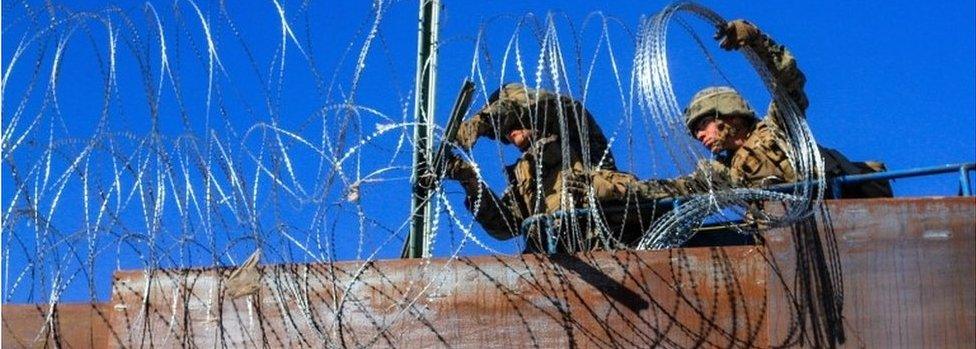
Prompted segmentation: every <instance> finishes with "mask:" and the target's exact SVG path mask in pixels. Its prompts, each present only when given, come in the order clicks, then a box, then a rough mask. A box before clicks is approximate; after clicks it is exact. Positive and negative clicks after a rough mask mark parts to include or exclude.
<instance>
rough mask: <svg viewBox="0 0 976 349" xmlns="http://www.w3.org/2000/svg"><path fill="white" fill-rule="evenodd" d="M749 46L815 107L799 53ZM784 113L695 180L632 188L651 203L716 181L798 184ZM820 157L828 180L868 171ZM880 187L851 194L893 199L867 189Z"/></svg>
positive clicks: (762, 42)
mask: <svg viewBox="0 0 976 349" xmlns="http://www.w3.org/2000/svg"><path fill="white" fill-rule="evenodd" d="M748 45H749V47H750V48H752V49H753V51H754V52H755V53H756V55H757V56H758V57H759V58H760V60H761V61H762V62H763V64H765V66H766V68H768V69H769V71H770V72H771V73H772V75H773V80H774V83H775V84H776V85H778V87H780V88H781V91H783V92H785V94H786V96H787V97H788V98H789V100H790V101H791V102H792V103H794V104H795V106H796V107H797V108H799V110H800V111H801V112H802V111H805V110H806V108H807V106H808V105H809V102H808V100H807V96H806V93H805V92H804V91H803V87H804V85H805V84H806V77H805V76H804V75H803V72H801V71H800V69H799V68H798V67H797V64H796V59H795V58H794V57H793V54H792V53H790V51H789V50H787V49H786V47H784V46H783V45H779V44H777V43H776V42H775V41H773V40H772V39H771V38H770V37H769V36H767V35H761V36H760V37H759V38H757V39H756V40H754V41H753V42H751V43H748ZM781 113H782V111H781V109H780V107H779V105H778V104H777V103H776V102H773V103H770V105H769V107H768V108H767V113H766V116H765V117H764V118H763V119H762V121H760V122H758V123H757V124H756V125H755V127H754V128H753V129H752V131H751V132H750V133H749V134H748V136H747V137H746V141H745V142H744V144H743V145H742V146H741V147H740V148H739V149H736V150H735V151H734V152H731V153H730V154H726V155H725V156H718V157H716V159H714V160H712V161H709V162H708V163H705V164H699V166H698V169H697V170H696V171H695V172H694V173H692V174H691V175H687V176H683V177H679V178H675V179H666V180H650V181H644V182H641V183H639V184H635V185H632V187H631V190H634V191H637V192H638V193H639V195H641V196H642V197H645V198H661V197H667V196H676V195H677V196H684V195H689V194H694V193H701V192H705V191H707V190H708V189H709V187H711V185H710V184H715V182H716V181H724V182H728V183H727V184H726V185H724V186H728V185H732V186H741V187H752V188H755V187H764V186H768V185H773V184H777V183H783V182H794V181H796V180H798V178H797V173H796V171H795V169H794V168H793V164H792V163H791V161H790V158H789V157H788V156H787V149H789V147H790V146H789V143H788V141H787V137H786V134H785V133H784V132H783V128H782V126H781V122H782V120H781V119H782V117H781ZM820 152H821V156H822V157H823V160H824V169H825V173H824V174H825V175H826V176H827V177H835V176H840V175H846V174H856V173H864V172H867V171H868V169H866V168H865V166H862V165H858V164H855V163H852V162H850V161H849V160H848V159H847V158H846V157H845V156H844V155H843V154H841V153H840V152H838V151H836V150H833V149H829V148H824V147H820ZM877 185H879V183H874V184H872V183H867V184H864V185H862V186H861V187H862V188H851V189H852V191H863V192H864V193H865V194H855V196H890V195H891V191H890V187H889V188H888V189H887V190H884V189H883V188H863V187H865V186H868V187H874V186H877ZM719 187H722V186H719Z"/></svg>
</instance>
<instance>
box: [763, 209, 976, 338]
mask: <svg viewBox="0 0 976 349" xmlns="http://www.w3.org/2000/svg"><path fill="white" fill-rule="evenodd" d="M827 209H828V210H827V215H829V217H830V219H829V224H826V223H825V222H824V221H821V222H818V226H817V229H816V233H814V234H811V233H812V232H811V231H809V230H803V229H802V228H801V229H797V228H794V229H778V230H774V231H770V232H767V233H766V234H765V236H766V246H767V248H768V250H769V252H770V255H771V258H770V260H771V261H775V262H776V263H775V264H774V263H771V264H770V281H768V284H769V285H770V288H769V299H770V307H771V308H772V309H776V311H771V312H770V314H772V315H774V317H773V318H772V319H770V338H773V339H774V340H773V343H772V344H780V343H784V342H789V341H801V340H802V342H801V343H806V344H808V345H812V343H813V340H814V338H813V337H814V334H813V333H811V332H815V331H814V330H813V329H811V328H810V327H812V325H813V323H816V322H817V321H820V322H824V321H825V320H827V319H826V318H825V316H824V315H825V314H823V313H822V308H823V307H822V306H820V305H818V304H816V303H818V302H820V303H822V302H821V301H822V300H824V299H825V298H828V299H833V298H838V297H839V299H840V300H841V302H840V303H841V305H842V314H843V316H842V318H841V319H842V321H840V322H839V323H840V324H841V325H840V326H837V327H836V328H835V329H833V331H834V332H835V333H833V334H830V333H828V334H826V335H827V336H828V337H829V336H834V337H837V339H838V340H842V344H843V345H844V346H850V347H868V348H924V347H941V348H944V347H965V348H972V347H976V198H973V197H954V198H934V199H933V198H911V199H872V200H867V199H866V200H838V201H830V202H828V205H827ZM811 235H816V236H817V238H818V240H819V241H817V242H818V243H820V244H822V246H823V247H824V253H823V254H824V255H825V256H826V257H827V258H826V259H827V260H828V261H830V260H831V259H833V258H836V261H837V262H839V264H838V266H839V268H840V269H838V270H836V272H837V273H838V276H840V278H839V280H838V281H839V282H833V284H832V285H830V286H831V288H832V289H833V292H832V294H829V293H830V292H828V291H830V290H829V289H828V290H825V289H824V288H825V287H822V286H824V285H827V284H830V283H829V282H826V281H827V280H825V279H826V278H819V279H818V277H817V276H816V274H818V272H819V273H820V274H829V272H826V271H817V270H816V268H812V269H814V270H808V272H806V273H803V272H800V273H797V272H796V270H797V268H796V266H797V260H798V258H797V256H798V255H803V254H807V255H808V256H807V258H808V259H809V254H810V253H809V252H808V251H802V250H800V249H798V248H797V245H798V239H802V238H801V236H807V237H810V236H811ZM807 240H810V239H807ZM807 244H809V241H808V242H807ZM831 246H833V247H831ZM831 254H835V256H834V257H831V256H830V255H831ZM774 266H775V267H774ZM822 266H828V267H829V266H832V263H829V262H828V263H823V265H822ZM778 273H781V276H780V275H777V274H778ZM778 280H783V282H780V281H778ZM804 281H808V282H811V283H813V284H816V283H817V282H820V287H818V285H813V287H812V289H808V290H804V287H803V286H802V284H803V283H804ZM807 291H809V292H810V293H811V297H805V298H806V299H805V300H804V301H798V300H797V299H798V298H800V299H801V300H803V299H802V298H804V297H803V296H802V295H803V293H805V292H807ZM791 302H793V303H796V304H791ZM818 310H819V311H820V312H821V313H820V314H811V312H816V311H818ZM801 316H806V317H807V319H806V323H805V324H803V326H804V327H807V328H806V331H805V334H806V336H805V338H802V339H801V338H800V333H799V328H798V326H800V324H799V323H798V318H799V317H801ZM823 325H826V324H823ZM823 327H825V329H824V330H826V331H830V330H831V329H829V328H826V327H828V326H823ZM825 343H827V342H825ZM828 344H829V343H828Z"/></svg>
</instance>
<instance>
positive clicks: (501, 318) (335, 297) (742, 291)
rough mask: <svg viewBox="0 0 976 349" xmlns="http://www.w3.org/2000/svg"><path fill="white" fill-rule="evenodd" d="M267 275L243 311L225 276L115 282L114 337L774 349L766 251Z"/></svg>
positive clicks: (340, 267) (128, 275) (140, 342)
mask: <svg viewBox="0 0 976 349" xmlns="http://www.w3.org/2000/svg"><path fill="white" fill-rule="evenodd" d="M262 271H263V277H262V283H263V284H264V285H265V286H264V287H262V289H261V291H260V294H259V295H258V296H253V297H252V296H248V297H244V298H239V299H235V300H232V299H228V297H220V294H221V292H222V291H221V288H222V287H221V285H220V280H221V277H222V276H225V275H227V274H228V273H229V271H228V270H184V271H160V272H156V273H153V274H152V275H151V276H150V278H148V279H147V278H145V277H144V275H143V274H142V273H141V272H123V273H118V274H117V276H116V278H117V280H116V283H115V287H114V290H115V291H114V298H113V300H112V304H113V306H114V307H115V309H116V310H115V314H114V315H115V316H114V317H113V327H114V328H117V329H125V334H124V335H123V336H122V337H121V338H120V340H119V341H118V342H112V343H110V344H113V345H117V346H127V347H129V346H144V345H146V344H147V343H149V342H152V343H153V344H155V345H162V346H186V345H191V344H192V345H195V346H204V347H213V346H214V345H215V344H217V345H229V346H232V347H239V346H247V347H252V346H258V345H264V344H268V345H270V346H272V347H309V346H313V347H319V346H323V345H332V346H341V347H359V346H378V347H390V346H396V347H441V346H449V347H471V348H483V347H503V348H509V347H513V346H516V347H519V346H526V347H529V346H540V347H549V348H552V347H555V348H561V347H569V346H580V347H651V346H656V345H663V346H670V347H676V346H677V347H686V346H689V347H690V346H708V347H729V346H747V347H748V346H758V347H762V346H766V337H765V333H766V330H765V328H766V327H765V323H764V319H765V318H766V311H767V308H766V306H765V297H763V295H764V293H765V287H766V285H765V277H764V273H765V264H764V263H763V258H762V253H761V251H759V248H757V247H734V248H724V249H722V248H714V249H708V248H699V249H685V250H674V251H656V252H637V253H635V252H618V253H595V254H591V255H585V256H579V257H572V256H560V257H553V258H547V257H544V256H515V257H478V258H462V259H454V260H434V261H419V260H396V261H382V262H375V263H366V264H361V263H338V264H335V265H333V266H331V267H330V266H328V265H309V266H303V265H281V266H269V267H264V268H263V269H262ZM147 283H148V285H147ZM146 290H148V291H149V294H148V295H146V294H145V291H146ZM144 299H148V302H147V303H146V307H143V305H142V304H143V302H142V301H143V300H144Z"/></svg>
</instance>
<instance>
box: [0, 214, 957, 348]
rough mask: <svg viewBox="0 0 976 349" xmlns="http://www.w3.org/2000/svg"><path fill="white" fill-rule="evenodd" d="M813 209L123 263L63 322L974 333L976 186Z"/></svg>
mask: <svg viewBox="0 0 976 349" xmlns="http://www.w3.org/2000/svg"><path fill="white" fill-rule="evenodd" d="M817 217H820V218H823V217H829V219H815V220H811V221H810V222H808V223H807V224H800V225H797V226H794V227H793V228H790V229H776V230H771V231H768V232H766V233H765V234H764V246H762V247H760V246H738V247H726V248H686V249H675V250H669V251H647V252H615V253H608V252H602V253H593V254H588V255H581V256H575V257H574V256H555V257H546V256H530V255H526V256H506V257H474V258H465V259H455V260H429V261H420V260H394V261H375V262H369V263H362V262H344V263H337V264H332V265H327V264H323V265H279V266H265V267H261V268H260V269H259V270H260V271H262V273H261V275H262V276H261V285H262V287H261V288H260V291H259V293H258V294H257V295H254V296H243V297H240V298H236V299H234V298H232V297H230V296H228V295H227V294H226V292H225V291H224V289H225V288H226V287H225V280H226V277H227V276H228V275H229V274H230V273H231V272H232V271H231V270H229V269H207V270H160V271H156V272H153V273H151V274H150V275H149V278H146V275H145V274H144V273H143V272H142V271H132V272H119V273H117V275H116V278H115V282H114V287H113V299H112V301H111V304H107V305H103V306H99V307H96V308H94V309H99V311H97V312H95V311H92V309H93V308H92V306H91V305H82V306H83V307H82V308H80V309H82V310H84V309H88V310H87V311H80V312H79V311H69V310H68V309H69V308H68V307H66V306H65V305H61V306H60V307H59V309H61V311H59V320H60V321H59V322H58V323H59V324H60V325H61V326H60V327H59V329H58V332H57V333H58V334H59V337H58V338H60V339H61V341H62V344H64V343H67V344H72V345H73V346H75V347H88V346H89V345H95V346H96V347H98V346H101V345H99V344H98V343H106V342H99V341H96V340H92V338H102V337H100V335H98V336H93V335H92V334H93V333H105V334H106V336H105V337H107V339H106V341H107V345H108V346H112V347H145V346H150V345H152V346H164V347H176V346H191V345H199V346H214V345H227V346H232V347H238V346H256V345H264V344H267V345H269V346H271V347H296V346H298V347H306V346H323V345H324V346H335V347H356V346H374V347H431V346H435V347H436V346H450V347H476V348H482V347H506V348H507V347H530V346H539V347H567V346H579V347H650V346H655V345H660V346H667V347H698V346H704V347H770V346H811V347H813V346H834V345H837V346H850V347H884V348H889V347H892V348H893V347H902V348H914V347H973V346H974V345H976V333H974V328H976V319H974V314H976V275H974V273H976V246H974V243H976V199H974V198H919V199H882V200H878V199H874V200H843V201H831V202H828V205H827V211H826V212H824V213H823V214H821V215H818V216H817ZM798 270H799V272H797V271H798ZM146 290H148V291H149V292H148V295H147V294H145V293H146ZM43 309H44V308H43V307H35V306H17V307H12V306H10V305H5V306H4V309H3V315H4V321H3V322H4V326H3V328H4V329H3V331H4V340H3V345H4V347H11V346H12V347H17V346H19V345H37V344H39V343H40V344H43V343H44V339H45V338H47V339H51V338H55V337H54V336H52V335H51V333H50V332H43V333H41V332H39V330H38V329H39V328H41V324H42V323H43V321H42V320H43V314H45V312H44V311H43ZM76 310H77V309H76ZM11 314H14V315H11ZM17 314H20V315H17ZM25 314H26V315H25ZM105 319H110V322H111V326H107V320H105ZM38 333H41V335H38ZM72 333H73V334H72ZM10 338H16V341H12V340H10ZM35 339H39V340H40V341H38V342H32V341H33V340H35ZM32 343H33V344H32ZM79 343H80V344H79Z"/></svg>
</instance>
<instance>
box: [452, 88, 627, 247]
mask: <svg viewBox="0 0 976 349" xmlns="http://www.w3.org/2000/svg"><path fill="white" fill-rule="evenodd" d="M479 137H487V138H489V139H495V140H498V141H500V142H502V143H504V144H512V145H514V146H516V147H518V148H519V150H520V151H521V152H522V155H521V157H519V159H518V161H516V162H515V163H514V164H512V165H509V166H506V167H505V175H506V178H507V180H508V187H507V188H506V189H505V191H504V193H503V194H502V196H501V197H498V196H497V195H496V194H495V193H494V192H493V191H492V190H491V189H490V188H488V186H487V185H486V184H485V183H483V182H480V181H478V178H477V175H476V173H475V170H474V167H473V166H472V165H471V164H470V163H468V162H465V161H463V160H461V159H459V158H457V157H454V156H451V157H450V158H449V162H448V166H447V174H446V176H447V177H448V178H451V179H454V180H457V181H458V182H459V183H460V184H461V186H462V187H463V188H464V190H465V194H466V195H465V206H466V207H467V208H468V210H470V211H471V212H472V213H474V215H475V220H477V221H478V223H480V224H481V226H482V227H483V228H484V229H485V231H487V232H488V234H490V235H491V236H492V237H494V238H496V239H500V240H506V239H510V238H512V237H515V236H518V235H520V234H521V233H522V232H521V230H520V227H521V225H522V223H523V221H524V220H525V219H526V218H529V217H530V216H532V215H535V214H541V213H546V214H551V213H554V212H557V211H563V210H569V209H573V208H577V207H583V201H582V199H583V198H584V197H585V195H586V194H587V193H584V192H582V191H578V190H574V189H578V188H576V187H571V188H567V187H564V185H563V181H564V179H565V178H566V177H567V176H570V175H572V174H574V173H583V172H589V171H590V170H593V169H597V170H601V171H600V172H601V173H603V174H604V175H603V176H601V177H600V178H601V180H603V181H605V182H608V183H630V182H634V181H636V178H634V177H633V176H630V175H627V174H622V173H617V172H616V165H615V164H614V159H613V154H611V153H610V149H609V147H608V144H607V140H606V138H605V136H604V135H603V132H602V131H601V130H600V127H599V126H598V125H597V123H596V121H595V120H594V119H593V117H592V116H591V115H590V113H589V111H587V110H586V109H585V108H584V107H583V105H582V104H581V103H579V102H578V101H575V100H573V99H571V98H568V97H566V96H561V95H557V94H554V93H551V92H548V91H543V90H535V89H531V88H528V87H526V86H524V85H522V84H506V85H505V86H503V87H502V88H501V89H499V90H498V91H496V92H495V93H493V94H492V96H491V97H490V98H489V100H488V104H487V105H486V106H485V107H484V108H482V109H481V110H480V111H478V112H477V113H475V115H474V116H473V117H472V118H471V119H469V120H467V121H465V122H463V123H462V124H461V126H460V129H459V130H458V135H457V137H456V141H457V143H458V144H459V145H460V146H461V147H462V148H464V149H471V147H472V146H473V145H474V143H475V141H476V140H477V139H478V138H479ZM623 190H624V186H623V184H620V186H619V188H617V189H616V190H603V191H602V192H603V193H610V192H619V191H623ZM598 195H599V194H598ZM476 205H477V206H476ZM581 221H582V222H581ZM550 226H555V227H557V228H556V229H554V230H552V231H553V232H554V234H556V236H555V239H557V240H558V247H557V251H560V252H567V251H570V252H571V251H585V250H592V249H598V248H605V247H607V246H609V245H611V244H612V242H608V241H609V240H608V237H605V236H600V235H599V234H596V233H595V232H596V231H598V229H595V227H594V226H593V222H592V220H572V221H571V220H569V219H560V220H556V221H555V222H551V223H550ZM548 242H549V240H548V236H546V231H543V230H542V229H539V227H538V226H536V227H535V229H530V231H529V233H528V236H526V249H525V252H527V253H532V252H541V251H543V250H546V248H545V247H546V246H548ZM553 252H554V251H553Z"/></svg>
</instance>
